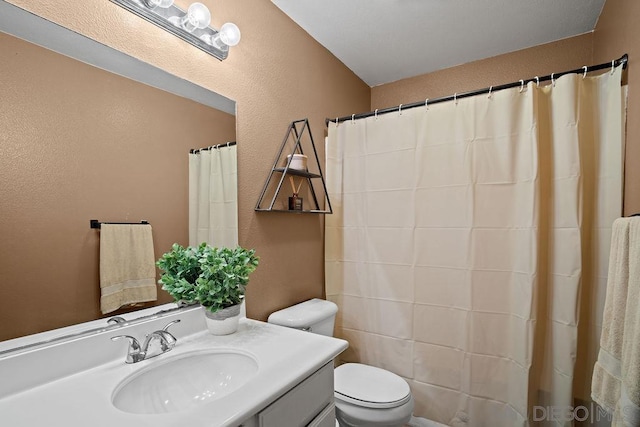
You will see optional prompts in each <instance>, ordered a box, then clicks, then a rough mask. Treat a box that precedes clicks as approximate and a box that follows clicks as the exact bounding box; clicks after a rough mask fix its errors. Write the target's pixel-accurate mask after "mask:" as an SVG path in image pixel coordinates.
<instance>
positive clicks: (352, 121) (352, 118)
mask: <svg viewBox="0 0 640 427" xmlns="http://www.w3.org/2000/svg"><path fill="white" fill-rule="evenodd" d="M355 116H356V115H355V114H352V115H351V124H355V122H356V121H355V120H354V117H355Z"/></svg>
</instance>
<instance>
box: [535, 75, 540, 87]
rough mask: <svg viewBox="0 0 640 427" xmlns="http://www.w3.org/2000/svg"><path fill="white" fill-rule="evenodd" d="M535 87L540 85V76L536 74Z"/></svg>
mask: <svg viewBox="0 0 640 427" xmlns="http://www.w3.org/2000/svg"><path fill="white" fill-rule="evenodd" d="M536 87H540V77H538V76H536Z"/></svg>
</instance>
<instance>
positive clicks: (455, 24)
mask: <svg viewBox="0 0 640 427" xmlns="http://www.w3.org/2000/svg"><path fill="white" fill-rule="evenodd" d="M272 1H273V3H274V4H275V5H276V6H278V7H279V8H280V9H281V10H282V11H283V12H284V13H286V14H287V15H288V16H289V17H291V19H293V20H294V21H295V22H296V23H298V25H300V26H301V27H302V28H303V29H304V30H306V31H307V32H308V33H309V34H310V35H311V36H312V37H313V38H314V39H316V40H317V41H318V42H319V43H320V44H322V45H323V46H325V47H326V48H327V49H328V50H329V51H330V52H331V53H333V55H335V56H336V57H337V58H338V59H340V60H341V61H342V62H343V63H344V64H345V65H346V66H347V67H349V68H350V69H351V70H352V71H353V72H354V73H356V74H357V75H358V76H359V77H360V78H361V79H362V80H364V81H365V82H366V83H367V84H368V85H369V86H377V85H380V84H384V83H389V82H393V81H396V80H400V79H404V78H407V77H413V76H417V75H420V74H425V73H429V72H432V71H435V70H440V69H443V68H448V67H451V66H454V65H459V64H464V63H467V62H470V61H474V60H477V59H482V58H488V57H491V56H496V55H500V54H502V53H507V52H513V51H516V50H520V49H524V48H527V47H531V46H536V45H539V44H543V43H548V42H552V41H555V40H560V39H563V38H567V37H571V36H576V35H578V34H583V33H586V32H590V31H592V30H593V29H594V27H595V25H596V22H597V20H598V16H599V15H600V12H601V10H602V7H603V5H604V2H605V0H272Z"/></svg>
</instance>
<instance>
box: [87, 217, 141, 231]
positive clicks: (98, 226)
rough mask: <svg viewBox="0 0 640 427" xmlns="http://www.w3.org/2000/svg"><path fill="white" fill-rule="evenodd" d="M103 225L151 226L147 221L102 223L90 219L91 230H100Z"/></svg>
mask: <svg viewBox="0 0 640 427" xmlns="http://www.w3.org/2000/svg"><path fill="white" fill-rule="evenodd" d="M102 224H124V225H143V224H149V221H147V220H144V219H143V220H141V221H140V222H100V221H98V220H97V219H90V220H89V226H90V227H91V228H97V229H100V226H101V225H102Z"/></svg>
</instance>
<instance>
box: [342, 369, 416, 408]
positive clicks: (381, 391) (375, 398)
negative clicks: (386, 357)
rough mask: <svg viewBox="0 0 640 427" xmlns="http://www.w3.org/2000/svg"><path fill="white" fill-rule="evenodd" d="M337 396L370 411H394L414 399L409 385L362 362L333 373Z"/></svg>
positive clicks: (391, 374) (394, 375) (396, 376)
mask: <svg viewBox="0 0 640 427" xmlns="http://www.w3.org/2000/svg"><path fill="white" fill-rule="evenodd" d="M334 383H335V384H334V387H335V392H336V397H337V398H339V399H342V400H345V401H348V402H350V403H354V404H356V405H360V406H365V407H369V408H393V407H396V406H400V405H402V404H404V403H406V402H408V401H409V400H410V399H411V391H410V389H409V384H407V382H406V381H405V380H403V379H402V378H400V377H399V376H398V375H396V374H394V373H392V372H389V371H386V370H384V369H380V368H376V367H374V366H369V365H363V364H360V363H346V364H344V365H340V366H338V367H337V368H336V369H335V370H334Z"/></svg>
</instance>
